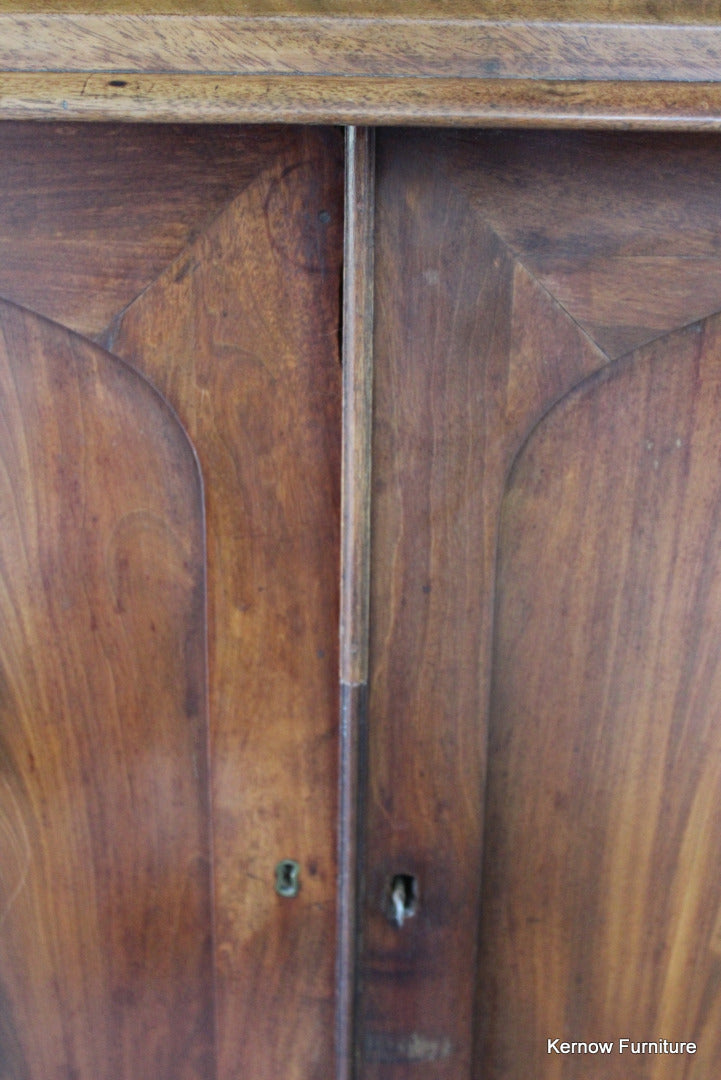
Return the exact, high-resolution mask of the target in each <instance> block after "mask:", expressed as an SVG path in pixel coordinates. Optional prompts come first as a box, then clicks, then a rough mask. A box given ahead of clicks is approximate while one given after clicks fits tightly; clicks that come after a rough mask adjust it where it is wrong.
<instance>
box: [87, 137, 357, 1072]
mask: <svg viewBox="0 0 721 1080" xmlns="http://www.w3.org/2000/svg"><path fill="white" fill-rule="evenodd" d="M341 200H342V142H341V140H340V138H339V133H338V132H333V131H322V130H319V131H315V130H307V131H292V130H288V131H286V132H285V133H284V138H283V140H282V145H281V146H280V147H279V148H278V149H277V152H276V153H273V154H268V157H267V160H266V165H265V168H264V169H263V170H262V171H261V172H260V173H259V175H258V177H257V179H256V180H255V182H254V183H253V184H251V185H250V186H249V187H248V188H247V190H246V191H245V192H243V193H242V194H241V195H240V196H239V197H238V198H237V199H236V200H235V201H234V202H233V203H232V204H231V206H230V207H229V208H228V209H227V210H226V211H225V212H224V213H223V214H222V215H221V216H220V217H219V218H218V219H217V220H216V221H215V222H214V223H213V224H212V225H211V227H210V228H208V229H207V230H206V231H205V232H204V233H203V234H202V235H201V236H200V237H199V238H198V239H197V240H196V241H195V242H194V243H193V244H191V245H190V246H189V247H188V249H187V250H186V251H185V252H184V253H183V255H182V256H181V257H180V258H179V259H178V260H177V261H176V262H175V263H174V264H173V265H172V266H171V267H169V268H168V270H167V272H166V273H165V274H163V275H162V276H161V278H160V279H159V280H158V281H157V282H156V283H155V284H154V285H153V286H151V287H150V288H149V289H148V290H146V291H145V293H144V294H143V295H142V296H141V297H140V298H139V299H138V300H137V301H136V303H135V304H133V305H132V306H131V307H130V308H129V309H128V310H127V312H126V313H125V315H124V317H123V318H122V320H121V321H120V322H119V324H117V325H116V326H115V327H114V328H113V330H112V332H111V333H110V335H109V338H108V342H109V344H110V345H111V347H112V348H113V350H115V351H117V352H118V353H119V354H120V355H122V356H123V357H125V358H127V359H128V360H129V361H130V362H132V364H133V365H134V366H136V367H138V368H139V369H140V370H142V371H143V372H145V373H146V374H148V375H149V376H150V377H151V378H152V379H153V381H154V382H155V383H156V384H157V385H158V386H159V387H160V388H161V389H162V391H163V393H164V394H165V395H166V396H167V397H168V399H169V400H170V401H171V402H172V403H173V404H174V406H175V407H176V408H177V410H178V412H179V414H180V417H181V419H182V420H183V423H184V424H185V425H186V427H187V429H188V431H189V432H190V435H191V437H192V439H193V442H194V444H195V446H196V447H197V451H198V455H199V459H200V462H201V466H202V468H203V472H204V476H205V481H206V507H207V528H208V596H209V657H210V659H209V663H210V715H211V767H212V777H213V779H212V805H213V821H214V829H215V854H216V863H215V865H216V870H215V895H216V905H217V906H216V927H217V941H216V948H215V963H216V977H217V983H218V1008H219V1012H218V1016H219V1039H220V1043H219V1077H227V1078H229V1080H230V1078H231V1077H237V1076H247V1077H252V1078H253V1080H265V1078H267V1080H276V1078H277V1077H278V1076H284V1077H287V1078H288V1080H301V1078H302V1080H321V1078H323V1080H325V1078H326V1077H329V1076H331V1075H332V1074H333V1071H334V986H335V939H336V873H337V859H336V842H337V832H336V813H337V754H338V739H337V729H338V682H337V680H338V644H337V642H338V577H339V520H340V511H339V494H340V410H341V370H340V363H339V351H338V350H339V295H340V278H339V270H340V258H341V245H342V206H341ZM286 858H290V859H293V860H296V861H297V862H298V863H299V865H300V882H301V886H300V893H299V895H298V896H297V897H296V898H294V899H284V898H281V897H280V896H278V895H277V894H276V892H275V890H274V871H275V866H276V864H277V863H278V862H279V861H280V860H282V859H286Z"/></svg>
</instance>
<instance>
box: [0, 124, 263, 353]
mask: <svg viewBox="0 0 721 1080" xmlns="http://www.w3.org/2000/svg"><path fill="white" fill-rule="evenodd" d="M281 138H282V137H281V136H280V134H279V132H278V130H277V129H275V130H272V129H266V128H257V129H254V130H253V131H252V132H248V131H245V132H242V131H240V130H239V129H238V128H228V127H224V126H222V125H219V126H217V127H209V128H189V127H184V128H180V127H177V126H175V125H167V126H162V127H157V128H148V127H142V126H138V125H112V124H108V125H105V124H99V125H97V126H93V127H88V126H87V125H83V124H2V125H0V155H1V156H2V161H3V168H2V171H1V172H0V293H1V294H2V295H3V296H5V297H6V298H8V299H10V300H13V301H15V302H16V303H19V304H22V305H24V306H26V307H29V308H31V309H32V310H34V311H37V312H39V313H40V314H42V315H46V316H48V318H52V319H53V320H55V321H57V322H60V323H62V324H63V325H64V326H67V327H69V328H70V329H72V330H77V331H78V332H79V333H82V334H84V335H86V336H90V337H97V336H98V335H100V334H101V332H102V331H103V330H104V329H105V328H106V326H107V325H108V323H109V322H110V321H111V320H112V318H113V317H114V316H115V315H117V314H118V313H119V312H120V311H122V310H123V308H125V307H127V305H128V304H130V303H131V302H132V301H133V300H134V299H135V298H136V296H138V294H139V293H141V292H142V291H143V290H144V289H145V288H147V286H148V285H149V284H150V283H151V282H152V281H153V280H154V279H155V278H156V277H158V275H159V274H160V273H161V272H162V271H163V270H164V269H165V268H166V266H167V265H168V263H169V262H171V261H172V260H173V259H175V258H177V257H178V256H179V255H180V253H181V252H182V250H183V248H184V247H185V246H186V244H188V243H189V242H190V241H191V240H192V238H193V236H195V235H197V233H199V232H201V231H202V230H203V228H205V227H206V226H207V225H208V224H209V223H210V222H211V221H212V220H213V218H214V217H215V216H217V215H218V214H219V213H220V212H221V210H222V209H223V208H224V207H225V206H226V205H227V204H228V203H229V202H230V201H231V200H232V199H233V198H234V197H235V196H236V195H237V194H239V193H240V192H241V191H242V190H243V189H244V188H245V187H247V186H248V184H250V183H251V182H252V181H253V180H254V179H255V176H256V175H257V173H258V171H259V170H260V169H261V168H262V167H263V163H264V161H265V159H266V156H267V154H268V152H271V153H272V152H273V148H276V147H277V146H278V144H279V141H280V139H281Z"/></svg>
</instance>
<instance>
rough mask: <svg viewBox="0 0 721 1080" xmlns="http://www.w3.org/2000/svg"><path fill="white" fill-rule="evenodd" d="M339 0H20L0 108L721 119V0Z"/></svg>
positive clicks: (82, 114) (614, 120)
mask: <svg viewBox="0 0 721 1080" xmlns="http://www.w3.org/2000/svg"><path fill="white" fill-rule="evenodd" d="M328 8H329V5H328V4H325V3H323V4H316V3H313V2H312V0H300V2H299V3H297V4H293V3H289V2H288V0H280V2H279V3H275V2H273V0H269V2H267V3H266V2H263V0H258V3H253V4H243V5H240V6H238V5H229V4H227V3H225V2H223V0H213V2H211V3H209V4H207V5H203V6H196V5H193V6H192V7H190V6H189V4H188V3H187V2H186V0H178V2H177V3H173V2H167V3H166V2H165V0H159V2H158V3H156V4H155V5H150V6H149V7H147V8H145V7H143V8H142V9H141V10H139V8H138V5H137V4H136V3H135V0H132V2H125V3H121V4H111V3H104V4H100V5H97V6H94V10H93V11H92V12H88V11H87V9H85V10H78V5H76V4H74V3H73V2H72V0H71V2H62V0H60V2H59V3H52V2H49V3H47V4H35V5H32V4H31V5H30V6H25V5H23V4H18V3H16V2H14V0H7V2H5V3H4V4H3V5H2V8H0V72H2V73H3V78H2V84H1V85H0V115H2V116H4V117H6V118H35V119H37V118H53V117H61V118H62V117H63V116H64V114H66V115H67V118H70V117H76V118H83V119H106V120H107V119H116V120H117V119H130V118H136V119H154V120H165V121H168V120H173V119H176V120H186V121H187V120H206V121H212V120H215V121H216V122H217V121H218V120H220V119H223V120H226V121H229V122H239V121H247V122H253V121H255V122H258V121H272V120H274V119H283V120H285V121H286V122H311V123H313V122H314V123H320V122H324V123H353V124H360V123H365V124H380V123H403V122H405V123H413V122H415V123H436V124H443V123H454V124H464V123H465V124H469V123H470V124H476V123H481V124H483V123H487V122H488V121H489V120H492V118H493V117H494V116H495V118H496V121H497V122H503V123H511V124H517V123H521V124H522V123H528V122H534V123H540V124H558V123H561V124H574V125H576V126H582V125H583V124H584V123H594V124H599V125H603V126H606V127H619V126H625V125H626V124H628V123H631V124H639V125H641V126H643V124H644V123H645V124H649V123H652V124H655V125H659V124H660V125H666V126H669V127H673V126H679V125H683V126H692V127H693V126H696V127H703V126H705V125H709V124H714V125H716V126H718V123H719V115H720V112H721V110H720V109H719V87H720V86H721V65H720V64H719V55H721V49H720V47H719V46H720V43H721V28H720V27H719V25H718V22H719V14H720V9H719V5H718V2H717V0H712V2H705V0H704V2H703V3H697V4H694V5H693V7H692V8H690V5H688V4H683V3H679V2H674V0H664V2H661V3H657V4H653V5H651V4H647V3H643V2H641V0H637V2H634V0H619V2H616V3H609V4H604V3H601V0H592V2H591V3H588V4H583V3H581V2H580V0H575V2H573V3H571V4H564V5H560V4H558V3H556V2H553V0H537V2H533V0H528V2H525V3H524V2H523V0H509V2H508V3H504V4H491V3H487V4H483V5H480V6H479V5H474V4H472V3H470V0H455V2H454V0H448V2H443V0H438V2H436V3H431V2H428V0H420V2H419V3H413V4H409V5H404V9H403V12H402V13H401V14H399V13H398V11H397V9H396V8H394V7H392V6H391V5H390V4H389V3H388V0H379V2H377V3H372V2H371V3H368V2H364V0H346V2H345V3H343V4H341V5H333V6H332V10H328ZM74 75H75V76H77V75H79V76H80V78H77V77H74ZM352 78H355V79H357V80H360V81H358V82H357V83H356V84H355V85H351V84H350V83H349V82H348V80H349V79H352ZM408 80H413V83H409V81H408ZM487 81H489V83H490V84H489V85H484V84H485V83H486V82H487ZM569 83H570V84H571V88H570V92H569V86H568V85H567V84H569ZM479 84H480V85H479ZM521 84H525V85H521ZM689 84H696V87H695V88H694V86H693V85H689Z"/></svg>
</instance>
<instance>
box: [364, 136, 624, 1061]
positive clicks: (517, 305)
mask: <svg viewBox="0 0 721 1080" xmlns="http://www.w3.org/2000/svg"><path fill="white" fill-rule="evenodd" d="M444 161H445V157H444V153H443V148H442V146H441V147H440V150H439V149H438V144H436V145H435V150H434V144H433V143H432V142H429V141H421V142H420V143H418V144H415V143H414V141H413V139H412V138H410V139H409V138H408V137H403V138H398V137H397V136H394V135H392V134H390V133H389V134H387V135H384V136H383V137H382V138H381V139H380V141H379V172H378V199H377V226H376V237H377V246H376V282H377V285H376V313H377V314H376V333H375V392H374V401H375V420H374V442H373V499H374V501H373V517H372V521H373V533H372V566H373V578H372V593H371V613H372V618H371V683H370V707H369V727H370V735H369V738H370V760H369V804H368V809H367V819H366V832H367V844H368V858H367V871H366V873H367V895H366V903H365V909H364V921H363V931H362V940H363V957H362V963H361V988H362V990H361V992H362V999H361V1012H360V1023H361V1031H360V1033H359V1040H360V1045H359V1052H360V1054H361V1055H362V1065H361V1068H360V1071H359V1075H360V1076H361V1077H363V1078H364V1080H370V1078H374V1080H375V1078H380V1077H383V1078H389V1077H399V1078H400V1077H406V1076H407V1075H410V1072H411V1071H412V1074H413V1075H414V1076H417V1077H419V1078H420V1080H425V1078H428V1080H444V1078H451V1077H453V1078H454V1080H455V1078H457V1077H460V1076H466V1075H468V1073H469V1070H470V1067H471V1040H472V1024H473V986H474V983H475V978H476V974H475V972H476V928H477V920H478V916H479V911H478V903H477V900H478V888H479V875H480V852H481V827H482V821H481V818H482V813H481V810H482V795H481V792H482V784H483V776H484V756H485V707H486V706H485V702H486V695H487V679H488V665H489V655H490V628H491V607H492V605H491V597H492V589H493V570H494V558H495V539H496V530H497V523H498V507H499V503H500V497H501V492H502V488H503V482H504V478H505V473H506V470H507V468H508V465H509V463H510V461H511V460H512V457H513V454H514V453H515V451H516V449H517V448H518V446H519V445H520V442H521V440H522V439H523V436H524V433H525V432H526V431H527V430H528V429H529V427H530V426H531V425H532V424H533V423H534V421H535V419H537V418H538V416H540V415H541V413H542V412H543V411H544V409H545V408H547V406H548V405H549V404H550V403H551V402H552V401H554V400H555V399H556V398H557V397H558V396H559V395H560V394H561V393H563V390H564V388H565V387H568V386H569V385H572V384H573V383H574V382H575V381H578V380H579V379H580V378H582V376H583V374H584V373H587V372H590V371H593V370H594V369H596V368H598V367H599V366H602V365H603V364H604V363H605V358H604V356H603V355H602V354H601V353H600V352H599V351H598V350H597V349H596V348H594V346H593V345H592V344H591V343H590V342H589V340H588V339H587V338H586V337H585V335H584V334H582V333H581V332H580V331H579V329H578V327H577V326H576V325H575V323H573V322H572V321H571V320H570V319H569V318H568V317H567V316H566V314H565V313H564V312H563V311H562V309H561V308H560V307H559V306H558V305H557V304H556V303H555V302H554V301H553V300H552V299H551V298H550V297H549V296H548V294H547V293H546V292H545V291H544V290H543V289H542V288H541V287H540V286H539V285H538V284H537V283H536V282H535V281H534V280H533V279H532V278H531V277H530V276H529V274H528V273H527V271H526V270H525V269H524V268H523V267H522V266H520V265H518V264H517V263H515V262H514V260H513V258H512V257H511V255H510V254H509V253H508V251H507V250H506V249H505V248H504V246H503V244H502V243H501V242H500V241H499V240H498V238H497V237H496V236H495V235H494V234H493V233H492V232H491V230H490V229H489V228H488V227H487V225H485V224H484V223H483V221H482V220H481V219H480V216H479V214H478V212H477V210H476V209H475V208H474V207H473V206H472V205H471V204H470V203H469V200H468V198H467V196H466V193H465V192H464V191H463V190H462V188H459V187H458V186H457V185H456V183H455V182H454V180H455V178H454V175H453V174H452V173H451V171H450V170H447V169H446V168H445V164H444ZM551 358H552V359H553V362H552V363H551V362H550V360H551ZM396 874H405V875H415V876H416V878H417V881H418V891H419V896H418V905H417V907H418V910H417V913H416V914H415V915H414V916H413V917H411V918H408V919H407V920H406V921H405V922H404V924H403V926H402V927H400V928H399V927H398V926H395V925H393V924H392V923H391V921H390V919H389V918H388V913H389V899H390V898H389V886H390V883H391V881H392V879H393V877H394V876H395V875H396Z"/></svg>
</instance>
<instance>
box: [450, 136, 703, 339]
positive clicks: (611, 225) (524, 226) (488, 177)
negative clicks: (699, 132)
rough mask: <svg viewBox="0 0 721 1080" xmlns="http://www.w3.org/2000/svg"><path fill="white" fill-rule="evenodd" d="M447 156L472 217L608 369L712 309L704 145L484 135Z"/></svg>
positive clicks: (698, 141)
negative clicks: (602, 355) (481, 220)
mask: <svg viewBox="0 0 721 1080" xmlns="http://www.w3.org/2000/svg"><path fill="white" fill-rule="evenodd" d="M471 147H475V152H473V151H472V150H471ZM454 148H457V150H458V152H457V153H456V154H455V156H454V157H453V160H454V163H455V164H454V167H457V168H458V169H459V170H461V172H462V174H463V179H462V184H463V186H464V189H465V190H466V191H467V193H468V197H469V199H470V200H471V202H472V203H473V205H474V206H475V207H476V208H477V209H478V211H479V213H482V214H483V215H484V217H485V218H486V220H488V222H489V223H490V224H491V225H492V227H493V229H494V230H495V231H496V232H497V233H498V235H499V236H501V237H502V238H503V240H504V241H505V243H506V244H507V245H508V247H509V248H510V249H511V251H513V252H514V254H515V255H516V256H517V258H519V259H520V260H521V261H522V262H523V264H524V265H525V266H527V267H528V269H529V270H530V271H531V272H532V273H533V275H534V276H535V277H536V278H537V279H538V280H539V281H540V282H541V284H542V285H543V286H544V288H546V289H547V290H548V291H549V292H550V293H551V294H552V295H553V296H554V297H556V298H557V299H558V301H559V302H560V303H561V304H562V305H563V307H564V308H565V309H566V310H567V311H568V312H569V314H570V315H571V316H572V317H573V318H574V319H575V320H576V321H577V322H578V323H579V324H580V325H581V326H582V327H583V328H584V330H585V331H586V332H587V333H588V334H589V335H590V336H591V337H592V338H593V339H594V340H595V341H596V342H597V343H598V344H599V345H600V346H601V348H602V349H603V350H604V351H606V352H607V353H608V354H609V355H610V356H611V357H612V358H616V357H618V356H620V355H622V354H623V353H625V352H628V351H629V350H630V349H632V348H635V347H637V346H638V345H641V344H643V342H645V341H650V340H652V339H653V338H656V337H659V336H660V335H662V334H665V333H668V331H670V330H673V329H676V328H677V327H679V326H683V325H685V324H686V323H690V322H693V321H694V320H697V319H699V318H704V317H706V316H707V315H710V314H711V313H712V312H715V311H718V310H719V309H721V273H720V272H719V271H720V270H721V262H720V256H719V239H718V238H719V232H720V231H721V215H720V213H719V205H720V204H721V181H720V180H719V177H720V176H721V170H720V169H719V166H720V165H721V151H720V149H719V145H718V142H717V140H716V139H715V138H713V137H712V136H707V137H700V136H699V137H697V138H693V139H689V138H687V137H684V136H678V135H669V136H660V135H653V134H628V135H624V134H619V135H616V136H614V137H612V138H609V137H607V136H604V135H601V134H599V133H593V134H576V133H563V134H560V133H559V134H550V133H546V132H540V133H531V132H529V133H509V132H505V133H504V132H496V133H495V134H490V133H481V134H480V135H478V136H472V135H468V136H463V135H458V136H451V137H450V138H449V149H450V153H451V155H452V156H453V153H454ZM481 162H482V167H479V166H480V164H481Z"/></svg>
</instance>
